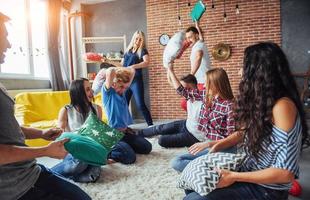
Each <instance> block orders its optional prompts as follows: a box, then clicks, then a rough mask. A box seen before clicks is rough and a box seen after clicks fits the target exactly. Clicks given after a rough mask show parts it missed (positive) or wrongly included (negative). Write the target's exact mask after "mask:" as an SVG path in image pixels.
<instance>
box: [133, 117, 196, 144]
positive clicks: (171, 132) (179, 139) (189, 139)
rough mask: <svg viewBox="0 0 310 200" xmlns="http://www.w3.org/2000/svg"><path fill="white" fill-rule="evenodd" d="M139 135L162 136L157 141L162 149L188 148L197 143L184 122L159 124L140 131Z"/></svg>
mask: <svg viewBox="0 0 310 200" xmlns="http://www.w3.org/2000/svg"><path fill="white" fill-rule="evenodd" d="M138 133H139V135H141V136H143V137H152V136H155V135H162V136H160V138H159V139H158V144H159V145H160V146H162V147H166V148H169V147H185V146H187V147H189V146H191V145H193V144H195V143H196V142H199V140H198V139H197V138H195V137H194V136H193V135H192V134H191V133H190V132H189V131H188V130H187V128H186V120H179V121H174V122H170V123H167V124H160V125H157V126H153V127H150V128H146V129H142V130H140V131H139V132H138Z"/></svg>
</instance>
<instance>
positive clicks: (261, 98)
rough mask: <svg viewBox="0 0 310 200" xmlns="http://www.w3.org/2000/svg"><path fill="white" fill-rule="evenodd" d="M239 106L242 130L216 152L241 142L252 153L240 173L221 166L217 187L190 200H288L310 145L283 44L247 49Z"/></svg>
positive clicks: (238, 115) (300, 104)
mask: <svg viewBox="0 0 310 200" xmlns="http://www.w3.org/2000/svg"><path fill="white" fill-rule="evenodd" d="M241 71H242V79H241V82H240V85H239V91H240V93H239V96H238V98H237V106H236V123H237V124H236V128H237V130H238V132H236V133H235V134H233V135H231V136H229V137H228V138H226V139H223V140H221V141H219V142H217V143H215V144H214V145H213V147H212V148H211V151H213V152H216V151H219V150H221V149H223V148H227V147H229V146H233V145H236V144H237V143H239V142H241V144H242V146H243V149H244V151H245V153H246V157H245V159H244V161H243V163H242V165H241V167H240V171H239V172H231V171H227V170H218V173H219V175H220V180H219V183H218V185H217V188H218V189H216V190H214V191H213V192H211V193H209V194H208V195H207V196H206V197H201V196H199V195H198V194H197V193H195V192H192V193H189V194H187V196H186V197H185V199H186V200H189V199H195V200H197V199H232V200H233V199H238V200H242V199H279V200H281V199H287V198H288V190H289V189H290V187H291V183H292V181H293V180H294V178H298V176H299V166H298V160H299V155H300V151H301V149H302V145H309V137H308V134H307V126H306V123H305V118H304V111H303V108H302V103H301V101H300V98H299V95H298V91H297V87H296V84H295V82H294V78H293V76H292V74H291V72H290V69H289V64H288V61H287V59H286V56H285V55H284V53H283V51H282V50H281V48H280V47H279V46H278V45H277V44H274V43H271V42H264V43H259V44H255V45H252V46H249V47H247V48H246V49H245V53H244V65H243V68H242V70H241Z"/></svg>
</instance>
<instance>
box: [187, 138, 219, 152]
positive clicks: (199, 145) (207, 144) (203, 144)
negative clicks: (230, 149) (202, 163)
mask: <svg viewBox="0 0 310 200" xmlns="http://www.w3.org/2000/svg"><path fill="white" fill-rule="evenodd" d="M217 142H218V141H210V142H198V143H195V144H193V145H192V146H190V147H189V149H188V151H189V153H190V154H193V155H196V154H197V153H199V152H201V151H203V150H204V149H205V148H211V147H212V148H213V147H214V146H215V145H216V143H217ZM212 148H211V149H212Z"/></svg>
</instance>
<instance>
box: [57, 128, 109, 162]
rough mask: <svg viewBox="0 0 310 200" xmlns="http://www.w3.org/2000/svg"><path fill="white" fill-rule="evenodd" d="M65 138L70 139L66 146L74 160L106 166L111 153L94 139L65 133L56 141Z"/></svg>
mask: <svg viewBox="0 0 310 200" xmlns="http://www.w3.org/2000/svg"><path fill="white" fill-rule="evenodd" d="M64 138H69V139H70V141H68V142H66V143H65V144H64V146H65V149H66V150H67V151H68V152H69V153H71V154H72V156H73V157H74V158H76V159H79V160H81V161H83V162H86V163H87V164H90V165H96V166H101V165H104V164H106V161H107V156H108V153H109V151H108V150H107V149H106V148H104V147H103V146H102V145H101V144H99V143H98V142H96V141H95V140H94V139H92V138H90V137H86V136H81V135H78V134H76V133H69V132H65V133H62V134H61V136H59V137H58V138H57V139H56V141H58V140H62V139H64Z"/></svg>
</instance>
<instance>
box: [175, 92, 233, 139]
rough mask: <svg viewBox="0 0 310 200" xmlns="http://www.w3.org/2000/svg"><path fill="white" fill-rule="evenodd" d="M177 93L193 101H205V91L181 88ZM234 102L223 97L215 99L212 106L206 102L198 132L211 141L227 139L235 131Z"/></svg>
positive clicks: (201, 112) (200, 117) (200, 116)
mask: <svg viewBox="0 0 310 200" xmlns="http://www.w3.org/2000/svg"><path fill="white" fill-rule="evenodd" d="M177 93H178V94H180V95H182V96H184V97H185V98H186V99H187V100H191V101H204V99H205V95H206V94H205V90H203V91H199V90H198V89H187V88H184V87H183V86H180V87H179V88H178V89H177ZM232 107H233V100H224V99H222V98H221V97H219V96H217V97H213V99H212V103H211V105H207V104H206V102H204V103H203V104H202V106H201V109H200V114H199V120H198V121H199V124H198V130H200V131H202V132H204V133H205V136H206V137H207V138H208V139H210V140H219V139H223V138H226V137H227V136H229V135H230V134H231V133H233V132H234V131H235V121H234V117H233V110H232Z"/></svg>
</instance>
